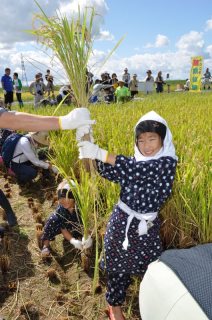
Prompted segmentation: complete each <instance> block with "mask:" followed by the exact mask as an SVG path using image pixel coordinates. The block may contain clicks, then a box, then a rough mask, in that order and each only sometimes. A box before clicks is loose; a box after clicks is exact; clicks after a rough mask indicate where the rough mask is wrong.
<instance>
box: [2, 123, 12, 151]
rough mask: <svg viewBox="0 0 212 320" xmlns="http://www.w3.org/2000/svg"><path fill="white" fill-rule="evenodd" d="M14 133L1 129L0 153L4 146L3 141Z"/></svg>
mask: <svg viewBox="0 0 212 320" xmlns="http://www.w3.org/2000/svg"><path fill="white" fill-rule="evenodd" d="M14 132H15V131H13V130H10V129H1V130H0V153H1V149H2V146H3V144H4V141H5V140H6V139H7V137H9V136H10V135H11V134H12V133H14Z"/></svg>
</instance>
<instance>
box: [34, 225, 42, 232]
mask: <svg viewBox="0 0 212 320" xmlns="http://www.w3.org/2000/svg"><path fill="white" fill-rule="evenodd" d="M35 228H36V231H43V225H42V223H36V225H35Z"/></svg>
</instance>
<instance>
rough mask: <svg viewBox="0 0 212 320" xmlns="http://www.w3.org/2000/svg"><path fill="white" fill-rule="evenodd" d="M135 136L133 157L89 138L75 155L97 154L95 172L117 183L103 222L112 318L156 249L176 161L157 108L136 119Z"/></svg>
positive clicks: (116, 317) (120, 316)
mask: <svg viewBox="0 0 212 320" xmlns="http://www.w3.org/2000/svg"><path fill="white" fill-rule="evenodd" d="M134 136H135V147H134V148H135V149H134V150H135V152H134V156H133V157H127V156H124V155H113V154H111V153H108V151H106V150H103V149H101V148H99V146H98V145H96V144H93V143H91V142H88V141H83V142H80V143H79V144H78V146H79V158H80V159H84V158H88V159H96V160H97V168H98V171H99V173H100V175H101V176H102V177H104V178H106V179H108V180H110V181H112V182H115V183H119V184H120V187H121V192H120V199H119V200H118V202H117V204H116V205H115V206H114V209H113V212H112V215H111V217H110V220H109V223H108V225H107V230H106V233H105V238H104V251H105V256H104V259H103V261H102V262H101V267H102V268H104V269H105V270H106V272H107V276H108V281H107V293H106V300H107V302H108V304H109V311H108V314H109V317H110V319H113V320H123V319H124V316H123V314H122V310H121V306H122V304H123V303H124V300H125V297H126V290H127V288H128V286H129V285H130V283H131V276H132V275H140V276H143V275H144V273H145V271H146V269H147V266H148V264H149V263H150V262H152V261H154V260H156V259H157V258H158V257H159V256H160V254H161V251H162V246H161V241H160V219H159V217H158V214H159V211H160V208H161V206H162V205H163V204H164V202H165V201H166V199H167V198H168V196H169V195H170V194H171V190H172V185H173V181H174V176H175V170H176V165H177V157H176V155H175V148H174V145H173V142H172V134H171V132H170V130H169V127H168V125H167V123H166V121H165V120H164V119H163V118H162V117H161V116H159V115H158V114H157V113H156V112H154V111H151V112H148V113H147V114H145V115H144V116H142V117H141V118H140V119H139V121H138V122H137V124H136V126H135V132H134ZM155 319H157V318H155ZM151 320H153V319H151Z"/></svg>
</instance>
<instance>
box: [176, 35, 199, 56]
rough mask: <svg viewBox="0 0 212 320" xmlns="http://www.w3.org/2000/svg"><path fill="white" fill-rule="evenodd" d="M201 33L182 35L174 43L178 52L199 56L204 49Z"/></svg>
mask: <svg viewBox="0 0 212 320" xmlns="http://www.w3.org/2000/svg"><path fill="white" fill-rule="evenodd" d="M204 44H205V42H204V40H203V33H202V32H197V31H190V32H189V33H187V34H184V35H183V36H182V37H181V38H180V40H179V41H178V42H177V43H176V47H177V48H178V50H179V51H184V52H190V53H192V54H200V53H202V50H203V48H204Z"/></svg>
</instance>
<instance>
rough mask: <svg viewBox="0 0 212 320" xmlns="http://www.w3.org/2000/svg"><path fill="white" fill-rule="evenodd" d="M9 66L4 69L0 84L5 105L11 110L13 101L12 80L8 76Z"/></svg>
mask: <svg viewBox="0 0 212 320" xmlns="http://www.w3.org/2000/svg"><path fill="white" fill-rule="evenodd" d="M10 73H11V70H10V68H6V69H5V74H4V75H3V76H2V78H1V85H2V89H3V93H4V103H5V107H6V108H8V109H9V110H11V106H12V103H13V80H12V78H11V77H10Z"/></svg>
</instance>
